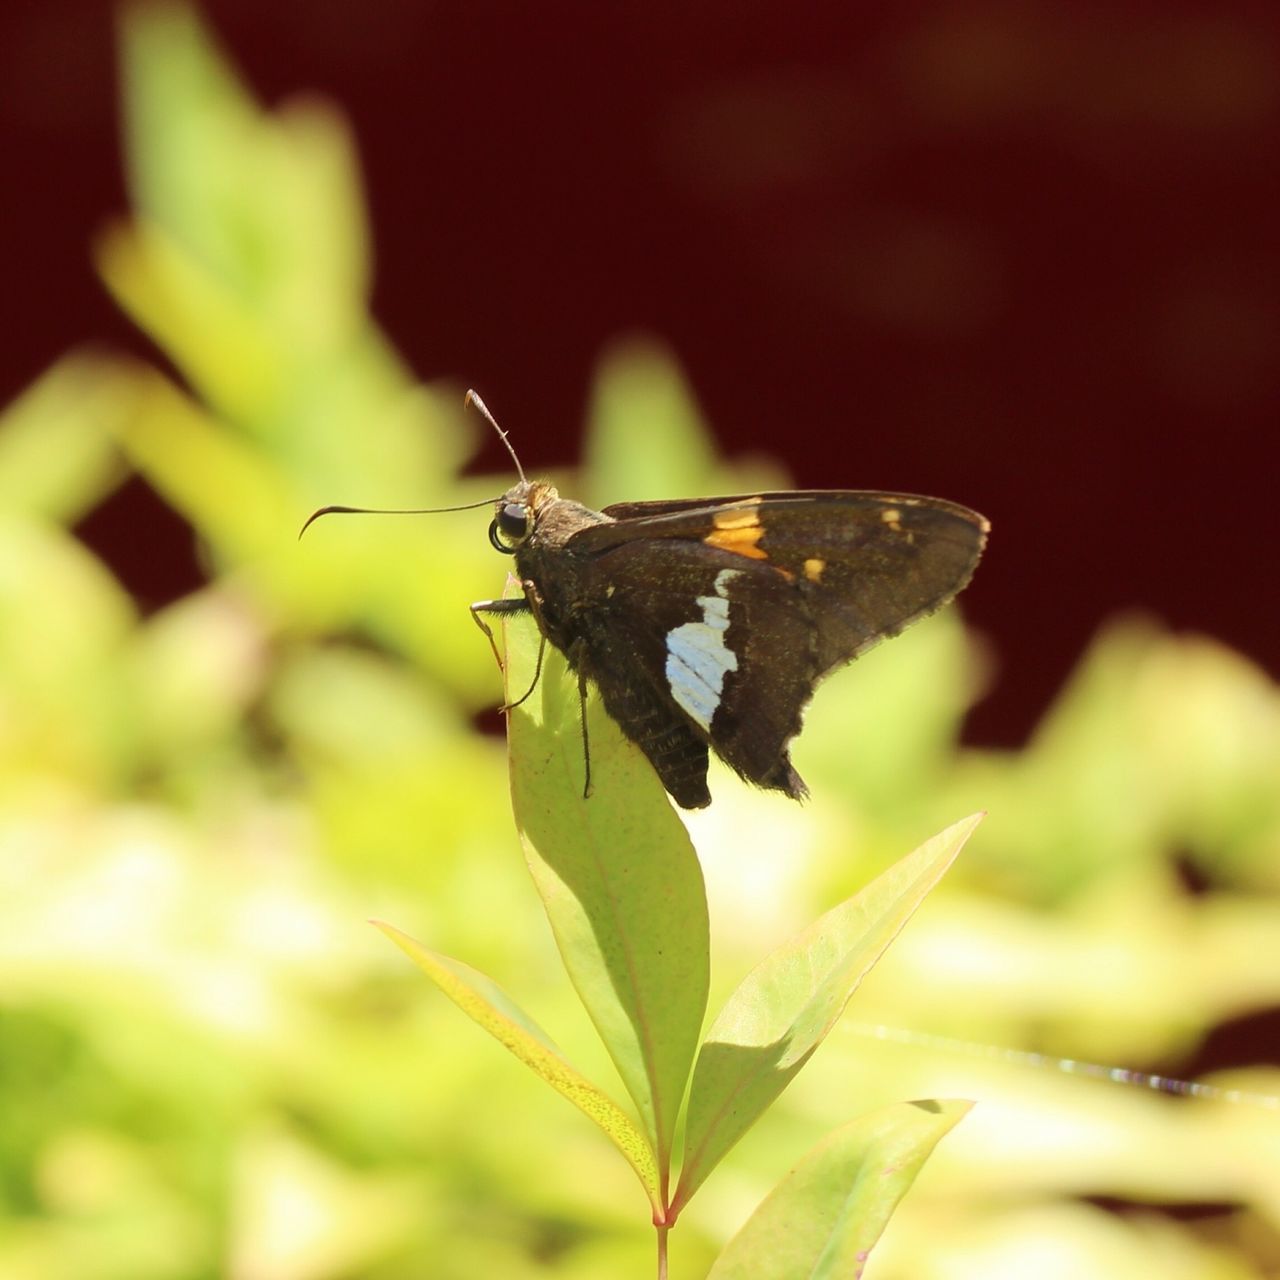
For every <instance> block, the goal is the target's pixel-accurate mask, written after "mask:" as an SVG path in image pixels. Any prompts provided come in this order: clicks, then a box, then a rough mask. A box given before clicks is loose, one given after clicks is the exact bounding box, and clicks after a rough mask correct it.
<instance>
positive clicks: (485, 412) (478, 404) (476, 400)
mask: <svg viewBox="0 0 1280 1280" xmlns="http://www.w3.org/2000/svg"><path fill="white" fill-rule="evenodd" d="M463 405H464V406H466V407H468V408H474V409H475V410H476V412H477V413H479V415H480V416H481V417H482V418H483V419H484V420H485V421H486V422H487V423H488V424H489V425H490V426H491V427H492V428H493V429H494V430H495V431H496V432H497V433H498V435H499V436H500V437H501V439H502V443H503V444H504V445H506V446H507V452H508V453H509V454H510V455H511V461H512V462H514V463H515V464H516V473H517V474H518V475H519V477H520V479H521V481H522V482H524V483H528V482H527V481H526V480H525V475H524V468H523V467H522V466H521V465H520V459H519V458H517V457H516V451H515V449H513V448H512V446H511V441H510V440H508V439H507V433H506V432H505V431H503V429H502V428H501V427H500V426H498V421H497V419H496V418H495V417H494V416H493V414H491V413H490V412H489V409H488V406H487V405H486V404H485V402H484V401H483V400H481V399H480V397H479V396H478V395H477V394H476V393H475V392H474V391H468V392H467V395H466V399H465V400H464V401H463Z"/></svg>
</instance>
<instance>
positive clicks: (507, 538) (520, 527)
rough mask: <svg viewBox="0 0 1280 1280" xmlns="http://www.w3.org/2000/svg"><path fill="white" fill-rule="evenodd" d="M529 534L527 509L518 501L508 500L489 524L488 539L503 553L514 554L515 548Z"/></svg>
mask: <svg viewBox="0 0 1280 1280" xmlns="http://www.w3.org/2000/svg"><path fill="white" fill-rule="evenodd" d="M528 535H529V509H528V507H526V506H524V505H523V504H522V503H519V502H508V503H507V504H506V505H505V506H504V507H503V508H502V510H501V511H499V512H498V514H497V515H496V516H495V517H494V519H493V523H492V524H491V525H490V526H489V541H490V543H492V544H493V546H494V548H495V549H496V550H498V551H501V552H502V554H503V555H507V556H511V555H515V553H516V548H517V547H518V546H519V545H520V543H522V542H523V541H524V540H525V538H526V537H528Z"/></svg>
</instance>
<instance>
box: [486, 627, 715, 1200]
mask: <svg viewBox="0 0 1280 1280" xmlns="http://www.w3.org/2000/svg"><path fill="white" fill-rule="evenodd" d="M505 630H506V633H507V638H508V645H507V697H508V700H515V699H518V698H519V697H520V696H521V695H522V694H523V693H524V692H525V690H526V689H528V687H529V685H530V683H531V682H532V679H533V670H534V655H535V652H536V646H537V631H536V629H535V628H534V626H533V623H532V622H531V621H528V620H524V619H521V620H518V621H517V622H515V623H514V624H512V625H510V626H508V627H507V628H506V629H505ZM587 720H588V731H589V734H590V743H591V783H592V792H591V796H590V797H589V798H587V799H584V798H583V794H582V792H583V746H582V728H581V723H580V713H579V699H578V687H577V681H576V678H574V677H573V676H571V675H570V674H569V672H568V669H567V666H566V664H565V661H564V659H563V657H562V656H561V655H560V654H559V653H558V652H557V651H556V650H555V649H553V648H552V647H551V646H550V645H548V646H547V651H546V654H545V658H544V661H543V664H542V675H541V678H540V681H539V684H538V688H537V689H536V690H535V691H534V693H533V695H532V696H531V697H530V698H528V700H527V701H525V702H524V703H523V704H522V705H521V706H519V707H517V708H516V709H515V710H513V711H512V712H511V713H510V718H509V726H508V733H509V738H510V746H511V795H512V803H513V805H514V808H515V815H516V824H517V826H518V827H519V828H520V835H521V839H522V840H523V842H524V848H525V854H526V856H527V858H528V861H529V869H530V871H531V872H532V874H533V879H534V882H535V884H536V885H537V887H538V892H539V893H540V894H541V895H542V900H543V903H544V905H545V906H546V910H547V916H548V918H549V919H550V922H551V928H552V931H553V932H554V934H555V938H556V943H557V945H558V946H559V948H560V954H561V956H562V957H563V959H564V964H565V968H566V969H567V971H568V973H569V977H570V980H571V981H572V982H573V984H574V987H575V988H576V989H577V992H578V995H579V997H580V998H581V1000H582V1002H583V1004H584V1005H585V1006H586V1009H587V1012H588V1014H589V1015H590V1017H591V1020H592V1021H593V1022H594V1023H595V1026H596V1029H597V1030H598V1031H599V1033H600V1037H601V1039H602V1040H603V1041H604V1044H605V1047H606V1048H607V1049H608V1051H609V1054H610V1056H611V1057H612V1058H613V1061H614V1064H615V1065H616V1066H617V1068H618V1073H619V1075H620V1076H621V1077H622V1080H623V1083H624V1084H625V1085H626V1088H627V1091H628V1092H629V1093H630V1094H631V1096H632V1098H633V1099H635V1103H636V1106H637V1107H638V1108H639V1110H640V1114H641V1117H642V1118H643V1121H644V1125H645V1129H646V1131H647V1132H648V1134H649V1136H650V1139H651V1140H652V1142H653V1145H654V1149H655V1151H656V1152H657V1154H658V1165H659V1168H660V1169H661V1170H662V1171H663V1174H664V1177H665V1174H666V1171H667V1170H668V1168H669V1163H670V1155H671V1145H672V1138H673V1133H674V1129H675V1123H676V1115H677V1112H678V1111H679V1107H680V1101H681V1099H682V1098H683V1096H684V1091H685V1086H686V1084H687V1082H688V1079H689V1068H690V1065H691V1063H692V1061H693V1055H694V1053H695V1052H696V1050H697V1044H698V1035H699V1032H700V1030H701V1027H702V1019H703V1016H704V1014H705V1012H706V1003H707V983H708V976H709V962H708V949H709V944H708V930H707V902H706V893H705V890H704V887H703V883H702V869H701V867H700V866H699V865H698V860H697V857H696V855H695V854H694V850H693V846H692V844H691V843H690V842H689V836H688V834H687V833H686V831H685V829H684V824H683V823H682V822H681V821H680V819H679V818H678V817H677V816H676V814H675V812H674V811H673V810H672V808H671V803H670V801H669V800H668V799H667V795H666V792H665V791H664V790H663V788H662V785H661V783H659V781H658V779H657V775H656V774H655V773H654V772H653V769H652V768H651V767H650V765H649V762H648V761H647V760H646V759H645V758H644V756H643V754H642V753H641V752H640V750H639V748H637V747H636V746H635V745H634V744H632V743H631V742H629V741H627V739H626V738H624V737H623V735H622V733H621V731H620V730H619V729H618V727H617V725H616V724H614V723H613V721H612V720H611V719H610V718H609V717H608V716H607V715H606V714H605V712H604V710H603V708H602V707H601V706H600V705H599V702H598V699H596V698H595V697H592V699H591V700H590V702H589V703H588V715H587ZM664 1189H665V1183H664Z"/></svg>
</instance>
